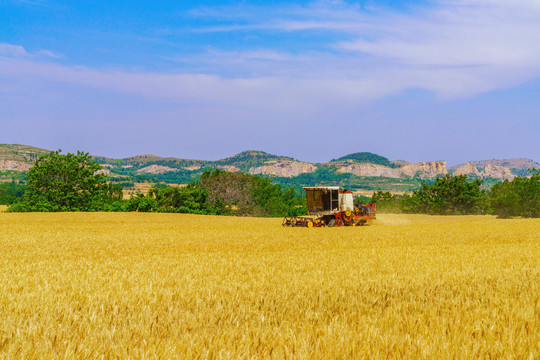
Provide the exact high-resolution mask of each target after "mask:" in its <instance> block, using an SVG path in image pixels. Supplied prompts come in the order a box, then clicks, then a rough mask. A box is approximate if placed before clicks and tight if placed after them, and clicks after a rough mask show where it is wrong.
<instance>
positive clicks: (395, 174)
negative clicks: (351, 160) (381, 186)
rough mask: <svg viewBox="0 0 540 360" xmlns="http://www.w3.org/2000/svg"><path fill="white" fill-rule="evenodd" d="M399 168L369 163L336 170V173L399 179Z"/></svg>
mask: <svg viewBox="0 0 540 360" xmlns="http://www.w3.org/2000/svg"><path fill="white" fill-rule="evenodd" d="M400 169H401V168H398V169H395V168H390V167H388V166H384V165H378V164H371V163H355V164H350V165H347V166H344V167H342V168H339V169H338V170H337V172H338V173H350V174H354V175H357V176H384V177H390V178H400V177H401V171H399V170H400Z"/></svg>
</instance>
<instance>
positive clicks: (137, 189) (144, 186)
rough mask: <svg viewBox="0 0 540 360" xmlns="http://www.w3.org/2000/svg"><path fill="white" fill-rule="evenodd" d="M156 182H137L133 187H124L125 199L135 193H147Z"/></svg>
mask: <svg viewBox="0 0 540 360" xmlns="http://www.w3.org/2000/svg"><path fill="white" fill-rule="evenodd" d="M155 185H156V184H155V183H135V184H134V186H133V187H130V188H124V191H123V194H124V197H123V198H124V200H129V198H130V197H131V196H132V195H135V194H147V193H148V190H150V189H151V188H152V187H154V186H155ZM167 185H168V186H178V187H185V186H187V185H186V184H167Z"/></svg>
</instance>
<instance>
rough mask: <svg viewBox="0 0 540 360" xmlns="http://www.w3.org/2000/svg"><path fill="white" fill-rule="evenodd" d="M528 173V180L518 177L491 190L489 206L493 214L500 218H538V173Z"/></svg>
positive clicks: (539, 207) (535, 170) (533, 170)
mask: <svg viewBox="0 0 540 360" xmlns="http://www.w3.org/2000/svg"><path fill="white" fill-rule="evenodd" d="M530 172H531V174H532V176H531V177H529V178H526V177H521V176H518V177H516V178H514V180H512V181H508V180H505V181H504V182H503V183H499V184H495V185H494V186H493V187H492V188H491V192H490V194H489V206H490V209H491V211H492V212H493V214H495V215H497V216H498V217H500V218H509V217H514V216H519V217H540V171H539V170H538V169H532V170H530Z"/></svg>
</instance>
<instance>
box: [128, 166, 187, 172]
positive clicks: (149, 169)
mask: <svg viewBox="0 0 540 360" xmlns="http://www.w3.org/2000/svg"><path fill="white" fill-rule="evenodd" d="M169 171H178V169H174V168H171V167H168V166H161V165H150V166H146V167H143V168H142V169H139V170H137V171H135V172H136V173H137V174H141V173H148V174H163V173H166V172H169Z"/></svg>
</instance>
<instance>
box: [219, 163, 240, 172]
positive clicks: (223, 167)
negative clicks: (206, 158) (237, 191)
mask: <svg viewBox="0 0 540 360" xmlns="http://www.w3.org/2000/svg"><path fill="white" fill-rule="evenodd" d="M218 168H219V169H221V170H225V171H228V172H232V173H239V172H241V170H240V169H239V168H237V167H236V166H233V165H220V166H218Z"/></svg>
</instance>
